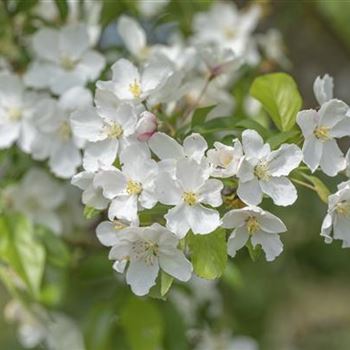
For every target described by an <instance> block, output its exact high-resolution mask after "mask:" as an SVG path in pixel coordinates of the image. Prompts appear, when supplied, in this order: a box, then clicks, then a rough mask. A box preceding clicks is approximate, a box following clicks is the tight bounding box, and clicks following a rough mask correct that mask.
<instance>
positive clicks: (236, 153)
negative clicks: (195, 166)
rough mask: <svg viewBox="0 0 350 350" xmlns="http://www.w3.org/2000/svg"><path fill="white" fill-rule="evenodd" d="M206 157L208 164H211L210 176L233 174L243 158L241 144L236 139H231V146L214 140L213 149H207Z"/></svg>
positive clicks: (228, 175)
mask: <svg viewBox="0 0 350 350" xmlns="http://www.w3.org/2000/svg"><path fill="white" fill-rule="evenodd" d="M207 157H208V161H209V164H210V165H211V166H212V170H211V175H212V176H214V177H231V176H235V175H237V171H238V169H239V166H240V164H241V162H242V160H243V148H242V144H241V142H240V141H239V140H238V139H234V140H233V145H232V146H227V145H224V144H223V143H221V142H214V149H210V150H208V152H207Z"/></svg>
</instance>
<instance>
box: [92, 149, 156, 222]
mask: <svg viewBox="0 0 350 350" xmlns="http://www.w3.org/2000/svg"><path fill="white" fill-rule="evenodd" d="M121 158H122V160H123V165H122V168H121V170H119V169H117V168H114V167H113V168H112V167H111V168H110V169H108V170H101V171H100V172H99V173H98V174H96V176H95V178H94V186H95V187H101V188H102V190H103V195H104V197H105V198H107V199H109V200H111V204H110V206H109V210H108V216H109V219H110V220H113V219H114V218H118V219H124V220H128V221H131V222H135V221H136V222H137V221H138V214H137V213H138V211H139V210H142V209H144V208H146V209H151V208H152V207H154V205H155V204H156V203H157V198H156V195H155V184H154V181H155V178H156V176H157V174H158V166H157V163H156V162H155V161H154V160H153V159H149V158H146V157H145V156H144V155H143V154H142V153H141V154H140V152H139V148H138V146H137V145H131V146H129V147H128V148H126V149H125V151H124V153H123V156H122V157H121Z"/></svg>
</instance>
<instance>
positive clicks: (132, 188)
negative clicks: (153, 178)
mask: <svg viewBox="0 0 350 350" xmlns="http://www.w3.org/2000/svg"><path fill="white" fill-rule="evenodd" d="M126 192H128V193H129V194H130V195H132V194H140V193H141V192H142V186H141V184H140V183H139V182H136V181H133V180H129V181H128V183H127V185H126Z"/></svg>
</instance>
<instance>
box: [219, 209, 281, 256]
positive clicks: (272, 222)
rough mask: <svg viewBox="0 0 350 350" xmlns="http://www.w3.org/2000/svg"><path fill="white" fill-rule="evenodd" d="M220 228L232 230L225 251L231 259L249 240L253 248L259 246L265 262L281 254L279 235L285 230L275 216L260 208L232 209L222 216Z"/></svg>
mask: <svg viewBox="0 0 350 350" xmlns="http://www.w3.org/2000/svg"><path fill="white" fill-rule="evenodd" d="M222 227H224V228H233V229H234V230H233V231H232V234H231V236H230V238H229V239H228V242H227V251H228V254H229V255H230V256H232V257H234V256H235V255H236V252H237V251H238V250H239V249H241V248H242V247H244V246H245V245H246V243H247V242H248V240H249V239H250V241H251V243H252V245H253V247H254V248H255V247H256V246H257V245H261V248H262V249H263V251H264V252H265V256H266V260H267V261H272V260H274V259H275V258H276V257H277V256H278V255H280V254H281V253H282V250H283V244H282V242H281V240H280V237H279V233H281V232H285V231H286V230H287V228H286V226H285V225H284V223H283V222H282V221H281V220H280V219H279V218H278V217H277V216H275V215H273V214H271V213H269V212H267V211H264V210H262V209H261V208H258V207H254V206H248V207H244V208H242V209H233V210H231V211H229V212H228V213H226V214H225V215H224V217H223V219H222Z"/></svg>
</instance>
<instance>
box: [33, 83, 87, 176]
mask: <svg viewBox="0 0 350 350" xmlns="http://www.w3.org/2000/svg"><path fill="white" fill-rule="evenodd" d="M87 106H92V96H91V92H90V91H89V90H87V89H85V88H83V87H79V86H77V87H73V88H71V89H69V90H67V91H66V92H64V93H63V94H62V95H61V96H60V99H59V100H58V101H57V102H56V101H55V100H53V99H51V100H48V99H47V100H45V101H43V103H42V104H41V107H42V108H41V109H40V110H41V111H42V114H41V116H40V118H39V119H38V121H37V123H36V126H37V128H38V131H39V132H38V135H37V137H36V138H35V140H34V141H33V143H32V147H31V151H32V155H33V157H34V158H35V159H41V160H42V159H44V158H47V157H48V158H49V166H50V169H51V171H52V172H53V173H54V174H55V175H56V176H58V177H62V178H70V177H72V176H73V175H74V174H75V173H76V171H77V168H78V167H79V166H80V165H81V152H80V149H81V148H82V147H83V145H84V141H83V140H82V139H81V138H79V137H77V135H75V133H74V130H72V128H71V114H72V112H74V111H77V110H80V109H83V108H86V107H87Z"/></svg>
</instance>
